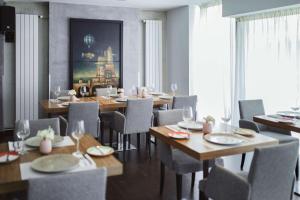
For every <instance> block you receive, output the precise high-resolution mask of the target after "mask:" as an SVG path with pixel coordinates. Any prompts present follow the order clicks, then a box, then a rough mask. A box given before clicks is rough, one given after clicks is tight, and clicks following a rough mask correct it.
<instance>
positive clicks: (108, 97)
mask: <svg viewBox="0 0 300 200" xmlns="http://www.w3.org/2000/svg"><path fill="white" fill-rule="evenodd" d="M111 92H112V85H108V86H107V99H110V95H111Z"/></svg>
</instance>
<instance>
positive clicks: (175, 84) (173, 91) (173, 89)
mask: <svg viewBox="0 0 300 200" xmlns="http://www.w3.org/2000/svg"><path fill="white" fill-rule="evenodd" d="M177 89H178V86H177V83H172V84H171V91H172V94H173V96H175V95H176V91H177Z"/></svg>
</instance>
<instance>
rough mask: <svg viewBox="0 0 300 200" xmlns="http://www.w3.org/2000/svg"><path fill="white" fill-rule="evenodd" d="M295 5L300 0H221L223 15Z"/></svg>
mask: <svg viewBox="0 0 300 200" xmlns="http://www.w3.org/2000/svg"><path fill="white" fill-rule="evenodd" d="M296 5H298V6H299V5H300V0H223V16H234V15H243V14H248V13H253V12H259V11H263V10H270V9H276V8H277V9H278V8H281V7H289V6H296Z"/></svg>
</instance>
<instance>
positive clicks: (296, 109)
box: [291, 97, 300, 112]
mask: <svg viewBox="0 0 300 200" xmlns="http://www.w3.org/2000/svg"><path fill="white" fill-rule="evenodd" d="M291 109H292V110H293V111H294V112H297V111H298V110H299V109H300V105H299V97H297V98H296V102H295V105H294V106H292V107H291Z"/></svg>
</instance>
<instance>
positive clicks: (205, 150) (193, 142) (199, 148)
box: [150, 124, 278, 160]
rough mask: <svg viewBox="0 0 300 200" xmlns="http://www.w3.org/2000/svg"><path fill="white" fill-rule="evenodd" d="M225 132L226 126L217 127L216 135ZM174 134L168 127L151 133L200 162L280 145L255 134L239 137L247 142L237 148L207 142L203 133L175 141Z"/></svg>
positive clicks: (153, 129) (151, 130)
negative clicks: (169, 134) (253, 135)
mask: <svg viewBox="0 0 300 200" xmlns="http://www.w3.org/2000/svg"><path fill="white" fill-rule="evenodd" d="M232 129H233V127H230V126H228V129H227V131H228V132H231V131H232ZM222 130H225V125H224V124H222V125H217V126H216V127H215V128H214V131H213V132H214V133H221V132H222ZM170 132H172V131H171V130H169V129H168V128H166V127H154V128H151V129H150V133H151V134H152V135H153V136H155V137H157V138H158V139H160V140H162V141H163V142H165V143H167V144H169V145H171V146H173V147H174V148H177V149H179V150H181V151H183V152H185V153H186V154H188V155H190V156H192V157H193V158H195V159H198V160H210V159H214V158H218V157H222V156H229V155H235V154H242V153H246V152H250V151H254V149H255V148H257V147H265V146H270V145H276V144H278V140H277V139H274V138H271V137H267V136H264V135H261V134H255V137H244V136H239V137H241V138H242V139H244V140H245V142H244V143H242V144H240V145H235V146H225V145H217V144H212V143H210V142H207V141H206V140H205V139H204V138H203V133H202V132H193V133H192V134H191V137H190V139H189V140H175V139H172V138H170V137H169V136H168V133H170Z"/></svg>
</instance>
